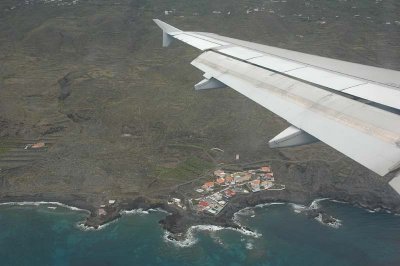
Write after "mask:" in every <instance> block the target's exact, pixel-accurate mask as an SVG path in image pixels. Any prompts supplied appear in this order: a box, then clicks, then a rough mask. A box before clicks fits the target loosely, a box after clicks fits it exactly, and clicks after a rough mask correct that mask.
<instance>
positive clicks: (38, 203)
mask: <svg viewBox="0 0 400 266" xmlns="http://www.w3.org/2000/svg"><path fill="white" fill-rule="evenodd" d="M41 205H52V206H53V207H54V206H58V207H63V208H67V209H70V210H72V211H83V212H89V211H88V210H85V209H80V208H77V207H74V206H69V205H67V204H64V203H61V202H57V201H16V202H3V203H0V206H41ZM49 208H50V207H49Z"/></svg>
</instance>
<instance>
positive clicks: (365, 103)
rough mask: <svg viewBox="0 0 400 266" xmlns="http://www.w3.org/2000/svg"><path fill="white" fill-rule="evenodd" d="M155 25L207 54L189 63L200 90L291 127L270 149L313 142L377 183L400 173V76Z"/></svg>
mask: <svg viewBox="0 0 400 266" xmlns="http://www.w3.org/2000/svg"><path fill="white" fill-rule="evenodd" d="M155 22H156V23H157V25H158V26H160V27H161V28H162V30H163V31H164V38H175V39H179V40H181V41H183V42H185V43H187V44H189V45H191V46H194V47H196V48H198V49H200V50H202V51H204V52H203V53H202V54H201V55H200V56H199V57H198V58H196V59H195V60H194V61H193V62H192V65H194V66H195V67H196V68H198V69H200V70H201V71H203V72H204V73H205V75H204V76H205V77H206V80H204V81H202V82H201V84H202V85H201V87H207V88H212V87H213V86H214V85H213V84H217V83H216V82H218V83H219V86H220V84H222V83H223V84H225V85H226V86H229V87H231V88H232V89H234V90H236V91H238V92H239V93H241V94H243V95H245V96H246V97H248V98H250V99H252V100H253V101H255V102H257V103H258V104H260V105H262V106H264V107H265V108H267V109H268V110H270V111H272V112H274V113H275V114H277V115H279V116H281V117H282V118H283V119H285V120H287V121H288V122H289V123H290V124H292V125H293V126H294V127H292V128H291V130H287V131H284V132H282V133H281V134H280V135H279V137H278V136H277V137H276V138H274V147H279V143H280V139H279V138H281V137H282V138H281V140H282V147H284V146H285V144H284V143H283V142H286V143H296V145H299V144H302V141H304V144H305V143H306V142H305V140H307V141H308V142H307V143H309V140H311V139H314V138H313V137H315V138H317V139H319V140H321V141H323V142H324V143H326V144H328V145H329V146H331V147H333V148H335V149H336V150H338V151H340V152H342V153H343V154H345V155H347V156H348V157H350V158H352V159H353V160H355V161H357V162H359V163H360V164H362V165H364V166H365V167H367V168H369V169H370V170H372V171H374V172H375V173H377V174H379V175H381V176H383V175H386V174H388V173H390V172H395V171H398V170H399V167H400V115H399V114H400V72H398V71H394V70H388V69H382V68H376V67H372V66H365V65H360V64H355V63H350V62H344V61H340V60H335V59H329V58H324V57H319V56H315V55H308V54H304V53H299V52H294V51H290V50H284V49H280V48H275V47H270V46H265V45H260V44H255V43H250V42H245V41H241V40H237V39H232V38H228V37H223V36H219V35H216V34H211V33H200V32H185V31H180V30H178V29H176V28H174V27H172V26H170V25H168V24H166V23H164V22H162V21H160V20H155ZM164 43H168V44H169V43H170V41H167V42H165V41H164ZM288 134H289V135H288ZM282 135H285V136H282ZM288 140H289V141H288ZM286 147H287V145H286ZM399 176H400V175H399ZM395 180H397V181H395ZM399 180H400V177H399V178H397V179H393V181H392V182H391V185H392V186H393V187H394V188H395V189H396V190H397V191H398V192H399V191H400V181H399Z"/></svg>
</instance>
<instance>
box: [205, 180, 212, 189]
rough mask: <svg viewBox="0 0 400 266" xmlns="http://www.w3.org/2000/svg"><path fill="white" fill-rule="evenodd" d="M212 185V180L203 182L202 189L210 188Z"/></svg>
mask: <svg viewBox="0 0 400 266" xmlns="http://www.w3.org/2000/svg"><path fill="white" fill-rule="evenodd" d="M212 187H214V182H211V181H210V182H205V183H204V185H203V188H204V189H210V188H212Z"/></svg>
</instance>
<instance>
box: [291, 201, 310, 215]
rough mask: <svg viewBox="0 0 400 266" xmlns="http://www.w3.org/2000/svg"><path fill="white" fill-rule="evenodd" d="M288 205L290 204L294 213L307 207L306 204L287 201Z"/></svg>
mask: <svg viewBox="0 0 400 266" xmlns="http://www.w3.org/2000/svg"><path fill="white" fill-rule="evenodd" d="M289 205H290V206H292V208H293V211H294V212H295V213H301V212H303V211H304V210H306V209H307V207H306V206H304V205H300V204H296V203H289Z"/></svg>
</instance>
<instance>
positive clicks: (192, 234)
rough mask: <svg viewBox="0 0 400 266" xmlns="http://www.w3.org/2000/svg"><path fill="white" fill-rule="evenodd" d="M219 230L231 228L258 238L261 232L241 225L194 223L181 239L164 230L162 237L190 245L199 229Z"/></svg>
mask: <svg viewBox="0 0 400 266" xmlns="http://www.w3.org/2000/svg"><path fill="white" fill-rule="evenodd" d="M221 230H232V231H236V232H239V233H241V234H243V235H246V236H249V237H254V238H260V237H261V236H262V234H260V233H257V232H253V231H250V230H248V229H246V228H243V227H241V228H233V227H222V226H217V225H194V226H191V227H190V228H189V229H188V231H187V232H186V234H185V236H184V238H183V239H182V240H177V239H175V238H174V236H173V235H171V234H170V233H169V232H167V231H165V233H164V237H163V238H164V240H165V241H166V242H168V243H172V244H174V245H175V246H177V247H191V246H193V245H194V244H196V243H197V242H198V239H197V238H196V237H195V233H197V232H199V231H209V232H217V231H221Z"/></svg>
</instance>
